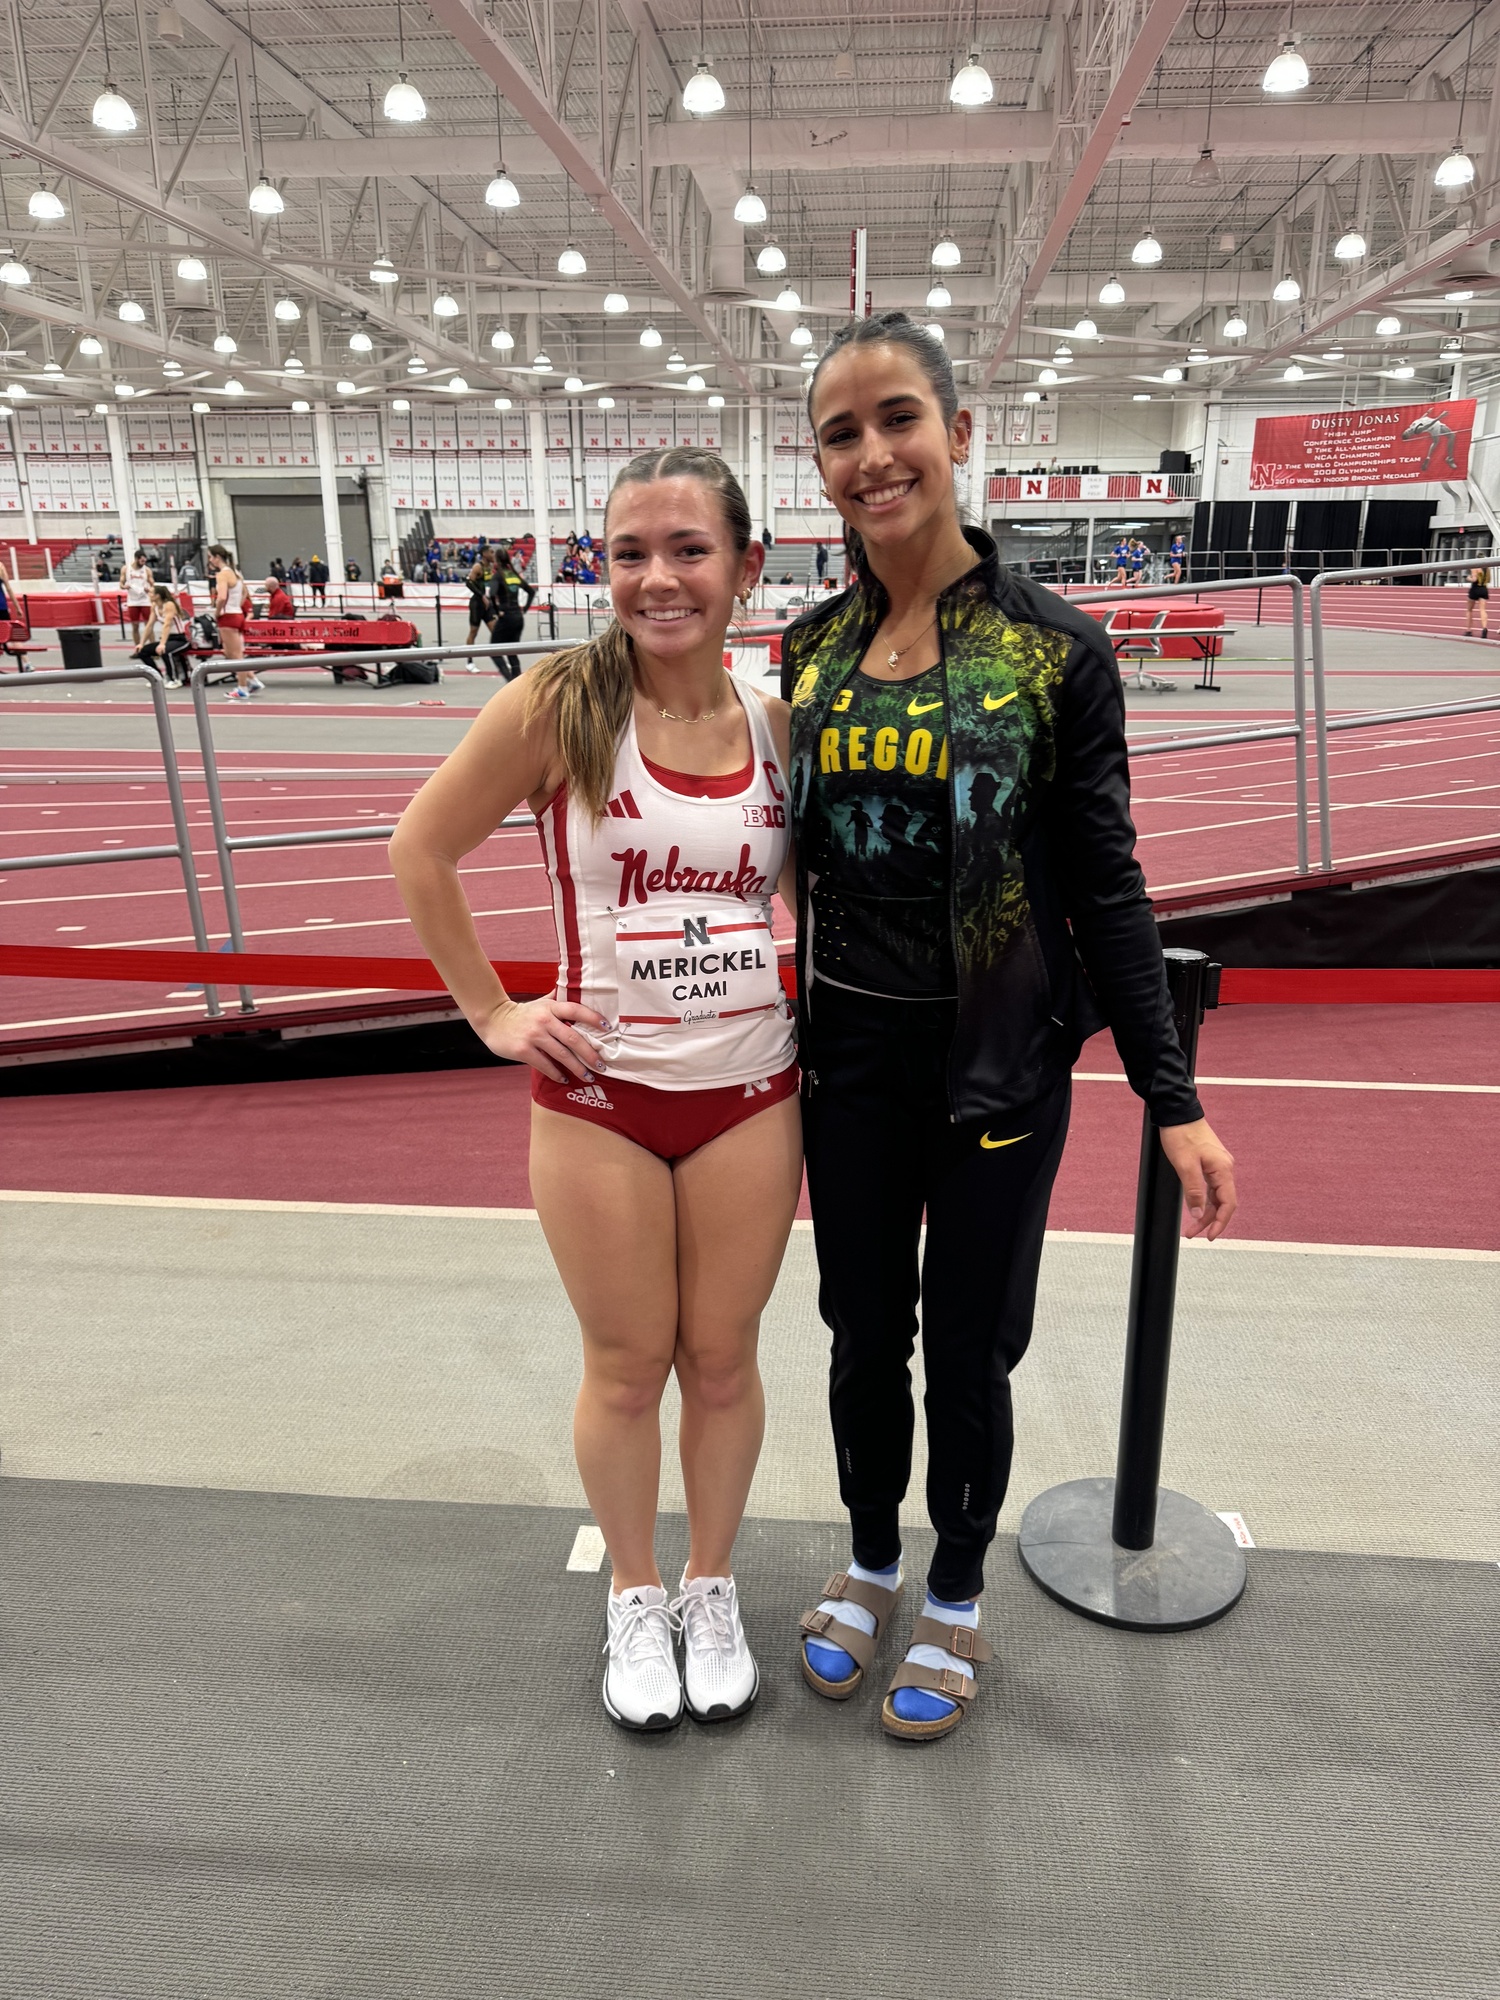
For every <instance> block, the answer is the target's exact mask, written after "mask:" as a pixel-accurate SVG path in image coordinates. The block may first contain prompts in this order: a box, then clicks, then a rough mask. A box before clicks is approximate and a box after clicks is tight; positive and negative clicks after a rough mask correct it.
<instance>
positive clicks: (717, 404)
mask: <svg viewBox="0 0 1500 2000" xmlns="http://www.w3.org/2000/svg"><path fill="white" fill-rule="evenodd" d="M708 407H709V408H710V409H711V410H722V409H723V407H724V398H723V397H722V396H721V395H720V394H719V392H718V390H717V389H716V390H715V391H714V393H713V394H712V395H711V396H710V397H709V399H708Z"/></svg>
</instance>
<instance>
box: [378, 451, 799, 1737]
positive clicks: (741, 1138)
mask: <svg viewBox="0 0 1500 2000" xmlns="http://www.w3.org/2000/svg"><path fill="white" fill-rule="evenodd" d="M605 537H606V546H607V548H608V551H609V564H610V589H611V595H612V597H613V600H614V608H615V622H614V623H612V624H611V626H610V627H609V629H608V631H606V632H605V633H604V634H603V635H602V636H601V637H600V638H597V639H593V640H590V641H588V642H587V643H586V644H584V645H580V646H574V647H570V648H568V649H567V650H566V651H564V652H560V653H557V654H554V655H552V656H551V657H550V658H549V659H547V660H545V661H543V662H542V663H541V664H540V665H539V666H537V667H536V668H535V669H534V670H533V671H532V672H530V673H528V674H525V675H523V676H522V677H521V678H520V679H518V680H516V681H512V682H510V683H509V684H508V685H507V686H506V687H504V688H502V689H501V691H500V693H499V694H497V695H496V696H495V697H494V699H493V700H492V701H491V702H490V703H489V704H488V706H487V707H486V708H485V710H484V712H483V714H482V715H481V716H480V717H479V719H478V721H477V722H476V723H475V725H474V727H473V728H472V729H471V730H470V731H469V734H468V736H467V737H466V738H465V739H464V741H463V742H462V743H461V744H460V745H459V747H458V749H457V750H455V751H454V753H453V755H452V756H451V757H449V759H448V760H447V762H446V763H445V764H444V765H443V766H442V767H441V769H440V770H439V771H438V772H437V773H436V774H435V775H434V776H433V777H432V778H431V779H430V780H429V781H428V782H427V784H426V785H425V786H424V787H423V789H422V791H421V792H420V793H418V795H417V797H416V798H415V799H414V800H413V801H412V803H411V805H410V806H409V807H408V808H407V811H406V813H405V815H404V816H403V818H402V821H401V824H400V826H399V827H398V828H397V830H396V835H395V838H394V839H393V841H392V842H391V862H392V866H393V869H394V871H395V875H396V880H397V883H398V884H399V886H400V889H401V893H402V895H403V897H404V898H405V900H406V905H407V908H408V909H409V910H410V912H411V917H412V922H413V924H414V925H415V927H416V930H417V933H418V935H419V937H420V938H421V940H422V943H423V944H424V946H425V947H426V949H427V951H428V952H429V953H430V955H431V957H432V959H433V961H434V963H435V964H436V965H437V967H438V969H439V971H440V972H441V973H442V975H443V977H444V979H445V981H446V982H447V985H448V989H449V991H450V992H451V993H452V994H453V997H454V999H455V1000H456V1001H457V1002H458V1004H459V1005H460V1006H461V1007H462V1008H463V1010H464V1012H465V1014H466V1015H467V1016H468V1019H469V1021H470V1023H471V1024H472V1025H473V1027H474V1029H475V1031H476V1033H477V1034H479V1036H480V1037H481V1038H482V1039H483V1041H484V1042H485V1043H486V1044H487V1046H488V1047H489V1048H491V1049H492V1050H493V1051H494V1052H495V1054H496V1055H499V1056H504V1057H506V1058H508V1059H509V1060H511V1061H518V1062H524V1063H528V1064H530V1066H531V1069H532V1097H533V1100H534V1101H533V1106H532V1128H531V1186H532V1193H533V1196H534V1198H535V1200H536V1205H537V1213H538V1215H539V1217H540V1219H541V1223H542V1227H543V1229H544V1231H545V1232H546V1237H547V1242H548V1244H549V1246H550V1248H551V1250H552V1253H553V1256H554V1257H555V1258H556V1260H557V1266H558V1270H559V1272H560V1274H561V1276H562V1280H563V1284H564V1285H565V1287H566V1288H567V1292H568V1296H569V1298H570V1300H571V1301H572V1304H573V1308H574V1310H575V1312H576V1313H577V1315H578V1319H579V1324H580V1326H581V1328H582V1332H583V1383H582V1387H581V1388H580V1391H579V1396H578V1405H577V1410H576V1413H575V1417H574V1445H575V1449H576V1452H577V1457H578V1469H579V1472H580V1474H581V1475H582V1479H583V1485H584V1489H585V1491H586V1493H587V1494H588V1498H589V1504H590V1506H591V1507H592V1508H593V1510H594V1514H595V1517H596V1519H597V1520H598V1522H599V1526H600V1528H601V1530H602V1531H603V1534H604V1539H605V1544H606V1546H607V1548H608V1550H609V1554H610V1559H611V1563H612V1565H613V1573H614V1574H613V1588H612V1590H611V1592H610V1598H609V1611H608V1643H607V1645H606V1648H605V1650H606V1652H607V1654H608V1666H607V1668H606V1672H605V1677H604V1702H605V1707H606V1709H607V1710H608V1712H609V1713H610V1715H611V1716H612V1717H613V1718H614V1720H615V1721H616V1722H619V1723H621V1724H622V1725H624V1726H625V1727H627V1728H633V1729H668V1728H671V1727H672V1726H673V1725H674V1724H676V1723H677V1722H678V1721H679V1720H680V1719H681V1717H682V1714H683V1712H684V1707H686V1710H687V1712H689V1713H691V1714H692V1715H693V1716H695V1717H696V1718H697V1719H698V1720H699V1721H704V1722H712V1721H718V1720H721V1719H725V1718H727V1717H729V1716H731V1715H737V1714H741V1713H743V1711H744V1710H745V1709H747V1708H748V1707H749V1706H750V1703H751V1702H752V1701H753V1700H754V1698H755V1694H756V1690H757V1687H758V1675H757V1671H756V1666H755V1661H754V1659H753V1657H752V1655H751V1652H750V1648H749V1645H748V1643H747V1642H746V1638H745V1633H744V1627H743V1625H742V1623H741V1620H740V1613H739V1605H738V1599H737V1596H736V1592H735V1585H734V1579H733V1574H732V1566H731V1556H732V1551H733V1547H734V1539H735V1535H736V1532H737V1531H738V1528H739V1524H740V1517H741V1515H742V1513H743V1511H744V1506H745V1498H746V1495H747V1493H748V1492H749V1488H750V1481H751V1477H752V1475H753V1473H754V1471H755V1463H756V1459H757V1457H758V1455H759V1452H760V1442H761V1433H762V1429H763V1426H764V1403H763V1398H762V1394H761V1384H760V1376H759V1372H758V1370H757V1366H756V1341H757V1336H758V1333H759V1325H760V1314H761V1310H762V1308H763V1306H764V1305H765V1302H766V1300H767V1298H768V1297H769V1296H770V1291H771V1286H772V1284H773V1283H774V1281H775V1277H776V1272H777V1270H778V1268H779V1266H780V1263H781V1257H782V1252H783V1250H784V1249H785V1246H786V1240H787V1234H788V1231H789V1229H790V1227H791V1221H792V1215H793V1212H794V1209H795V1207H796V1202H797V1195H798V1191H799V1188H800V1186H801V1175H802V1152H801V1133H800V1125H799V1120H798V1108H797V1099H796V1089H797V1067H796V1061H795V1051H794V1046H793V1039H792V1037H793V1029H792V1019H791V1014H790V1011H789V1009H788V1007H787V1004H786V1001H785V998H784V996H783V994H782V989H781V983H780V979H779V976H778V973H777V967H776V953H775V948H774V946H773V944H772V941H771V921H770V920H771V896H772V893H773V891H774V890H775V889H776V888H777V886H778V883H779V881H780V880H781V879H782V877H783V875H784V873H786V870H787V858H788V857H787V831H786V817H787V815H786V778H785V770H786V757H787V710H786V707H785V705H784V704H783V703H781V702H779V701H773V700H770V699H769V698H767V697H764V696H761V695H759V694H757V693H756V692H755V691H753V690H742V689H740V688H737V687H736V685H735V684H734V682H733V681H732V680H731V679H730V677H729V675H728V673H727V672H726V671H725V669H724V664H723V648H724V635H725V632H726V629H727V627H728V624H729V620H730V617H731V615H732V613H733V609H734V603H735V599H736V597H737V596H741V595H746V594H748V593H749V591H750V590H751V589H753V587H754V585H755V583H756V581H757V579H758V577H759V574H760V568H761V564H762V562H763V560H764V555H765V551H764V549H763V548H762V546H761V544H760V542H758V541H756V540H753V539H752V537H751V532H750V513H749V509H748V507H747V506H746V503H745V496H744V494H743V493H742V492H741V490H740V488H739V485H738V484H737V482H736V481H735V479H734V476H733V474H732V473H731V472H730V470H729V468H728V466H726V465H725V464H724V462H723V460H722V459H719V458H716V457H715V456H714V455H713V454H712V453H709V452H703V451H695V450H687V449H683V450H672V451H659V452H647V453H644V454H643V455H642V456H641V457H639V458H636V459H633V460H632V461H631V463H630V464H629V466H627V467H626V469H625V471H624V472H622V473H621V475H620V477H619V479H618V480H617V481H616V482H615V486H614V490H613V492H612V493H611V495H610V501H609V507H608V509H607V511H606V515H605ZM522 799H525V800H527V801H528V802H529V804H530V806H531V808H532V811H533V812H534V813H535V814H536V818H537V824H538V827H539V828H540V831H541V835H542V844H543V849H544V852H545V855H546V860H547V867H548V872H549V874H550V876H551V878H552V884H553V897H554V904H555V909H556V916H557V932H558V952H559V957H560V961H561V963H560V965H559V968H558V984H557V989H556V991H555V993H553V994H551V995H549V996H548V997H547V998H545V999H542V1000H536V1001H532V1002H530V1003H527V1004H523V1003H520V1002H517V1001H514V1000H512V999H510V998H509V997H508V995H507V994H506V993H505V992H504V990H503V988H502V987H501V984H500V981H499V979H498V978H497V977H496V975H495V972H494V969H493V968H492V966H491V965H490V963H489V961H488V959H487V958H486V957H485V954H484V952H483V950H482V949H481V947H480V944H479V940H478V937H477V935H476V933H475V929H474V923H473V918H472V916H471V915H470V911H469V906H468V903H467V902H466V900H465V897H464V892H463V889H462V887H461V885H460V881H459V874H458V864H459V862H460V861H461V859H462V858H463V856H464V855H465V854H467V853H469V852H470V851H471V850H472V849H473V848H475V847H477V846H478V845H479V844H480V843H481V841H483V840H485V839H486V838H487V837H488V835H489V834H491V833H492V832H493V831H494V829H495V828H496V827H497V826H498V825H499V824H500V822H501V821H502V820H503V819H504V818H505V817H506V815H507V813H509V812H510V811H511V810H512V809H513V808H514V807H515V806H516V805H517V804H518V803H519V802H520V801H521V800H522ZM787 882H788V887H790V877H789V875H787ZM674 1372H675V1374H676V1376H677V1380H678V1384H679V1387H680V1389H681V1392H682V1423H681V1430H680V1433H679V1440H678V1443H679V1450H680V1454H681V1460H682V1477H683V1485H684V1488H685V1490H686V1494H687V1506H688V1525H689V1549H688V1560H687V1565H686V1568H685V1570H684V1572H683V1577H682V1583H681V1586H680V1588H679V1591H678V1593H677V1594H676V1596H675V1597H674V1598H673V1599H672V1600H671V1601H669V1599H668V1594H667V1591H666V1589H665V1588H664V1586H663V1583H662V1579H661V1575H660V1573H659V1571H658V1569H657V1566H656V1553H655V1546H654V1542H655V1528H656V1508H657V1488H658V1480H659V1473H660V1457H661V1439H660V1429H659V1423H658V1405H659V1403H660V1400H661V1394H662V1390H663V1388H664V1387H665V1386H666V1381H667V1377H668V1376H669V1375H670V1374H673V1373H674ZM679 1630H680V1631H681V1633H682V1637H683V1651H684V1666H683V1669H681V1670H680V1669H679V1667H678V1663H677V1657H676V1648H675V1644H674V1640H675V1635H676V1633H677V1632H678V1631H679Z"/></svg>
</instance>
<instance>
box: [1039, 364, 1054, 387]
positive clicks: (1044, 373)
mask: <svg viewBox="0 0 1500 2000" xmlns="http://www.w3.org/2000/svg"><path fill="white" fill-rule="evenodd" d="M1036 379H1037V380H1038V382H1040V383H1041V385H1042V387H1043V388H1044V389H1050V388H1051V386H1052V384H1053V383H1054V382H1055V381H1056V380H1057V379H1058V378H1057V370H1056V369H1055V368H1042V369H1039V370H1038V371H1037V378H1036Z"/></svg>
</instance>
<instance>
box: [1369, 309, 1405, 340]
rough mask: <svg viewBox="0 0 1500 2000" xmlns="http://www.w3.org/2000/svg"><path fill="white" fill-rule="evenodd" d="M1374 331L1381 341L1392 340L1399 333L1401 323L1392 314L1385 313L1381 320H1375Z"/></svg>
mask: <svg viewBox="0 0 1500 2000" xmlns="http://www.w3.org/2000/svg"><path fill="white" fill-rule="evenodd" d="M1375 331H1376V332H1377V333H1378V334H1379V335H1380V337H1381V339H1382V340H1394V339H1395V337H1396V335H1397V334H1398V333H1399V332H1400V331H1401V322H1400V320H1399V319H1397V317H1396V315H1395V314H1394V313H1386V314H1385V315H1384V317H1383V318H1381V319H1378V320H1376V322H1375Z"/></svg>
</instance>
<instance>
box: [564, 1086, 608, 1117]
mask: <svg viewBox="0 0 1500 2000" xmlns="http://www.w3.org/2000/svg"><path fill="white" fill-rule="evenodd" d="M568 1102H569V1104H581V1105H583V1106H584V1107H585V1108H586V1109H587V1110H589V1111H613V1110H614V1108H615V1107H614V1106H613V1105H612V1104H611V1103H610V1101H609V1097H608V1094H607V1093H606V1091H605V1088H604V1085H603V1084H602V1083H581V1084H579V1086H578V1088H577V1089H576V1090H570V1091H569V1092H568Z"/></svg>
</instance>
